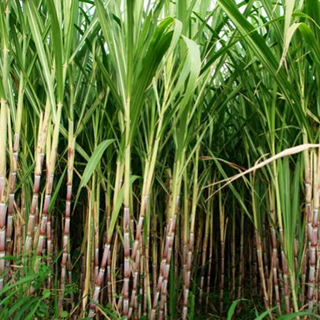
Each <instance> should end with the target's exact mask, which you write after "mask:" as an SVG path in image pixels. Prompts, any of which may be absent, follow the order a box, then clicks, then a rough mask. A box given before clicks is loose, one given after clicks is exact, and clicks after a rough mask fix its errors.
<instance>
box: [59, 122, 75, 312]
mask: <svg viewBox="0 0 320 320" xmlns="http://www.w3.org/2000/svg"><path fill="white" fill-rule="evenodd" d="M74 147H75V137H74V135H73V121H72V119H69V134H68V169H67V195H66V208H65V218H64V228H63V236H62V248H63V253H62V259H61V284H60V288H61V292H60V310H63V306H62V299H63V297H64V290H65V282H66V274H67V260H68V257H69V256H70V224H71V200H72V184H73V166H74V152H75V151H74Z"/></svg>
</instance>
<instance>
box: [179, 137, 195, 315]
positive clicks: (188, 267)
mask: <svg viewBox="0 0 320 320" xmlns="http://www.w3.org/2000/svg"><path fill="white" fill-rule="evenodd" d="M198 138H199V137H198ZM198 169H199V148H197V150H196V153H195V160H194V169H193V170H194V176H193V193H192V208H191V217H190V228H189V237H188V238H189V239H188V244H187V246H186V248H187V252H186V257H185V262H186V269H185V275H184V294H183V309H182V319H183V320H186V319H187V314H188V295H189V287H190V281H191V264H192V256H193V249H194V232H195V230H194V229H195V219H196V211H197V204H198V194H199V186H198V174H199V173H198ZM187 222H188V221H187Z"/></svg>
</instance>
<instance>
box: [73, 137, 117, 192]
mask: <svg viewBox="0 0 320 320" xmlns="http://www.w3.org/2000/svg"><path fill="white" fill-rule="evenodd" d="M114 141H115V140H114V139H109V140H105V141H103V142H101V143H100V144H99V145H98V146H97V148H96V149H95V151H94V152H93V154H92V156H91V157H90V159H89V161H88V163H87V165H86V168H85V170H84V172H83V175H82V178H81V181H80V186H79V191H80V190H81V188H83V187H84V186H85V185H87V183H88V182H89V180H90V178H91V177H92V174H93V172H94V170H95V169H96V168H97V166H98V164H99V163H100V160H101V157H102V156H103V154H104V152H105V151H106V149H107V148H108V147H109V146H110V145H111V144H112V143H113V142H114ZM79 191H78V193H79Z"/></svg>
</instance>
